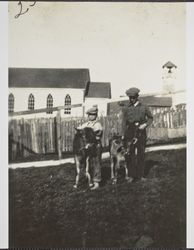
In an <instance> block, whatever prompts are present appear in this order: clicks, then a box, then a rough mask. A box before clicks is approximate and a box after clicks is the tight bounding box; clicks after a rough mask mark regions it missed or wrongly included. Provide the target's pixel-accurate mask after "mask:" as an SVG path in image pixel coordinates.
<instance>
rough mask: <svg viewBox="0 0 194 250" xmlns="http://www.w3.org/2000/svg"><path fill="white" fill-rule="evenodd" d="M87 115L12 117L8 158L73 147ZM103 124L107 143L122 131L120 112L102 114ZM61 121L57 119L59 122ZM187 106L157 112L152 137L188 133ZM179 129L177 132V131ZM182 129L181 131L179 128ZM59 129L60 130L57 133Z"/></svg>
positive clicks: (104, 142)
mask: <svg viewBox="0 0 194 250" xmlns="http://www.w3.org/2000/svg"><path fill="white" fill-rule="evenodd" d="M86 120H87V118H68V119H67V118H61V117H58V118H32V119H23V118H22V119H11V120H10V121H9V158H10V159H12V160H14V159H17V158H18V157H26V156H28V155H29V154H31V153H37V154H47V153H54V152H57V149H60V150H61V152H60V151H59V152H58V153H59V156H60V154H62V152H67V151H72V142H73V138H74V135H75V127H78V126H79V125H81V124H83V123H84V122H86ZM99 120H100V122H101V123H102V126H103V137H102V145H103V146H104V147H105V146H108V143H109V138H110V137H111V135H113V134H114V133H118V134H121V133H122V131H121V119H120V117H119V116H109V117H100V118H99ZM57 122H58V123H57ZM185 127H186V109H179V110H178V109H177V110H166V111H165V110H164V112H161V113H158V112H156V113H155V114H154V120H153V124H152V125H151V127H150V128H149V129H148V137H149V138H150V139H153V140H157V139H158V140H159V139H162V138H163V139H166V138H167V137H168V138H172V137H173V138H174V137H176V136H177V137H179V136H186V129H182V130H180V129H179V128H185ZM176 131H177V132H176ZM180 131H181V132H180ZM56 132H58V133H56Z"/></svg>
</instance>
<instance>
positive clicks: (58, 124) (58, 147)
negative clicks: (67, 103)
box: [56, 109, 62, 160]
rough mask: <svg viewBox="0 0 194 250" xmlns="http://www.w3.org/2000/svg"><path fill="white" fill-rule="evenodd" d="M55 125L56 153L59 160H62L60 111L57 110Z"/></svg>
mask: <svg viewBox="0 0 194 250" xmlns="http://www.w3.org/2000/svg"><path fill="white" fill-rule="evenodd" d="M56 123H57V124H56V125H57V152H58V157H59V160H61V158H62V143H61V111H60V109H58V111H57V117H56Z"/></svg>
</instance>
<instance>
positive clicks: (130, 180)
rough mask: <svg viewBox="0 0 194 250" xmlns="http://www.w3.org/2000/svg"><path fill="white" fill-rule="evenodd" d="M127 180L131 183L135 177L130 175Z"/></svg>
mask: <svg viewBox="0 0 194 250" xmlns="http://www.w3.org/2000/svg"><path fill="white" fill-rule="evenodd" d="M126 180H127V182H129V183H131V182H133V181H134V179H133V177H128V178H127V179H126Z"/></svg>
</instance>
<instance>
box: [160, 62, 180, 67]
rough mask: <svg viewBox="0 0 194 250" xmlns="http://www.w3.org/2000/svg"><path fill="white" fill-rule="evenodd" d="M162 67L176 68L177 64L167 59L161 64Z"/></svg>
mask: <svg viewBox="0 0 194 250" xmlns="http://www.w3.org/2000/svg"><path fill="white" fill-rule="evenodd" d="M162 68H177V66H176V65H175V64H174V63H172V62H170V61H168V62H167V63H165V64H164V65H163V66H162Z"/></svg>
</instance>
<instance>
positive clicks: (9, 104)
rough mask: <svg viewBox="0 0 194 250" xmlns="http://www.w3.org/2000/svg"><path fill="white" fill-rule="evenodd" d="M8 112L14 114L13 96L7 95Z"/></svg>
mask: <svg viewBox="0 0 194 250" xmlns="http://www.w3.org/2000/svg"><path fill="white" fill-rule="evenodd" d="M8 110H9V113H13V112H14V95H13V94H9V100H8Z"/></svg>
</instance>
